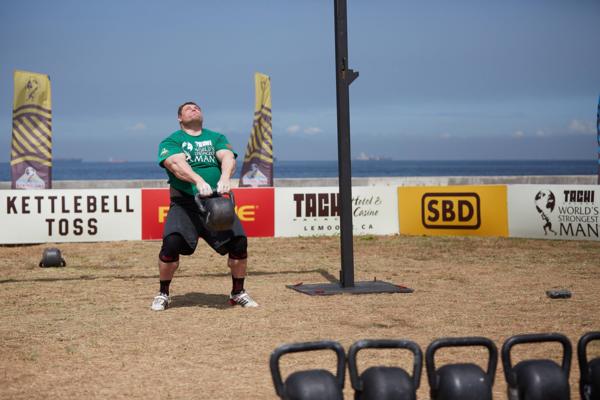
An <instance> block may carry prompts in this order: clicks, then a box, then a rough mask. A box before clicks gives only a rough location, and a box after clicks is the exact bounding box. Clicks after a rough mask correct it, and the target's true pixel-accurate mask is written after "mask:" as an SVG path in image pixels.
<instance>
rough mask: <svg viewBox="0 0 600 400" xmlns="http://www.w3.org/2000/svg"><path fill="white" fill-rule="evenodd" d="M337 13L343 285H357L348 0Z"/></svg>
mask: <svg viewBox="0 0 600 400" xmlns="http://www.w3.org/2000/svg"><path fill="white" fill-rule="evenodd" d="M334 12H335V81H336V89H337V90H336V91H337V130H338V171H339V186H340V189H339V196H340V231H341V235H340V242H341V255H342V257H341V258H342V259H341V264H342V269H341V271H340V283H341V285H342V287H344V288H346V287H353V286H354V258H353V242H352V168H351V163H350V95H349V86H350V84H351V83H352V81H354V80H355V79H356V78H357V77H358V72H355V71H353V70H351V69H350V68H348V27H347V19H348V18H347V13H346V0H334Z"/></svg>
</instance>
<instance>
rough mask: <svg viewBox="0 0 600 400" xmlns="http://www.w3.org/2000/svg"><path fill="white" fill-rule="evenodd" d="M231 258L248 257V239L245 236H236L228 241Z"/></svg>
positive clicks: (242, 258) (243, 258)
mask: <svg viewBox="0 0 600 400" xmlns="http://www.w3.org/2000/svg"><path fill="white" fill-rule="evenodd" d="M227 252H228V253H229V258H231V259H233V260H245V259H246V258H248V239H246V237H245V236H236V237H234V238H233V239H231V241H230V242H229V243H227Z"/></svg>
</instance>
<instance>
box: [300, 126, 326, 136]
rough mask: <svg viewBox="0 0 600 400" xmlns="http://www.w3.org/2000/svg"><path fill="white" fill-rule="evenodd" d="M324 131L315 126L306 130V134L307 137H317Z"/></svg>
mask: <svg viewBox="0 0 600 400" xmlns="http://www.w3.org/2000/svg"><path fill="white" fill-rule="evenodd" d="M321 132H323V130H322V129H321V128H317V127H315V126H311V127H308V128H306V129H304V133H306V134H307V135H316V134H317V133H321Z"/></svg>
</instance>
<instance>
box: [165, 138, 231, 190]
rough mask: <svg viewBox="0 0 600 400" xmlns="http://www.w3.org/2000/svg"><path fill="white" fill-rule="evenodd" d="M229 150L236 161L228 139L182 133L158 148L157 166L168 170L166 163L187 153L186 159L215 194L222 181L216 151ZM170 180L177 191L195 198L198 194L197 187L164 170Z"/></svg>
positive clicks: (168, 139) (166, 140)
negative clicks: (218, 184)
mask: <svg viewBox="0 0 600 400" xmlns="http://www.w3.org/2000/svg"><path fill="white" fill-rule="evenodd" d="M219 150H230V151H231V152H232V153H233V156H234V157H236V158H237V153H236V152H234V151H233V149H232V147H231V144H229V141H228V140H227V138H226V137H225V136H224V135H222V134H220V133H217V132H213V131H211V130H208V129H202V133H201V134H200V135H198V136H192V135H188V134H187V133H185V132H184V131H183V130H178V131H176V132H173V133H172V134H171V135H169V137H167V138H166V139H165V140H163V141H162V142H160V145H159V146H158V163H159V165H160V166H161V167H163V168H165V166H164V162H165V160H166V159H167V158H169V157H170V156H172V155H173V154H178V153H184V154H185V159H186V161H187V162H188V164H189V165H190V167H192V169H193V170H194V172H195V173H197V174H198V175H200V176H201V177H202V179H204V180H205V181H206V183H208V184H209V185H210V186H211V187H212V188H213V190H214V189H216V188H217V182H218V181H219V179H220V178H221V165H220V163H219V160H218V159H217V155H216V153H217V151H219ZM165 170H166V171H167V175H168V176H169V184H170V185H171V186H172V187H174V188H175V189H177V190H180V191H183V192H185V193H188V194H191V195H195V194H196V193H198V190H197V189H196V185H194V184H193V183H190V182H186V181H182V180H181V179H178V178H177V177H176V176H175V175H174V174H173V173H172V172H171V171H169V169H167V168H165Z"/></svg>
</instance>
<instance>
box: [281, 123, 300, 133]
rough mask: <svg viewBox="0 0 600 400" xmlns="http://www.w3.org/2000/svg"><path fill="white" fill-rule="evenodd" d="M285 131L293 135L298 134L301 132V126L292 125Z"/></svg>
mask: <svg viewBox="0 0 600 400" xmlns="http://www.w3.org/2000/svg"><path fill="white" fill-rule="evenodd" d="M285 130H286V132H287V133H291V134H294V133H298V132H300V125H290V126H288V127H287V128H286V129H285Z"/></svg>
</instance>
